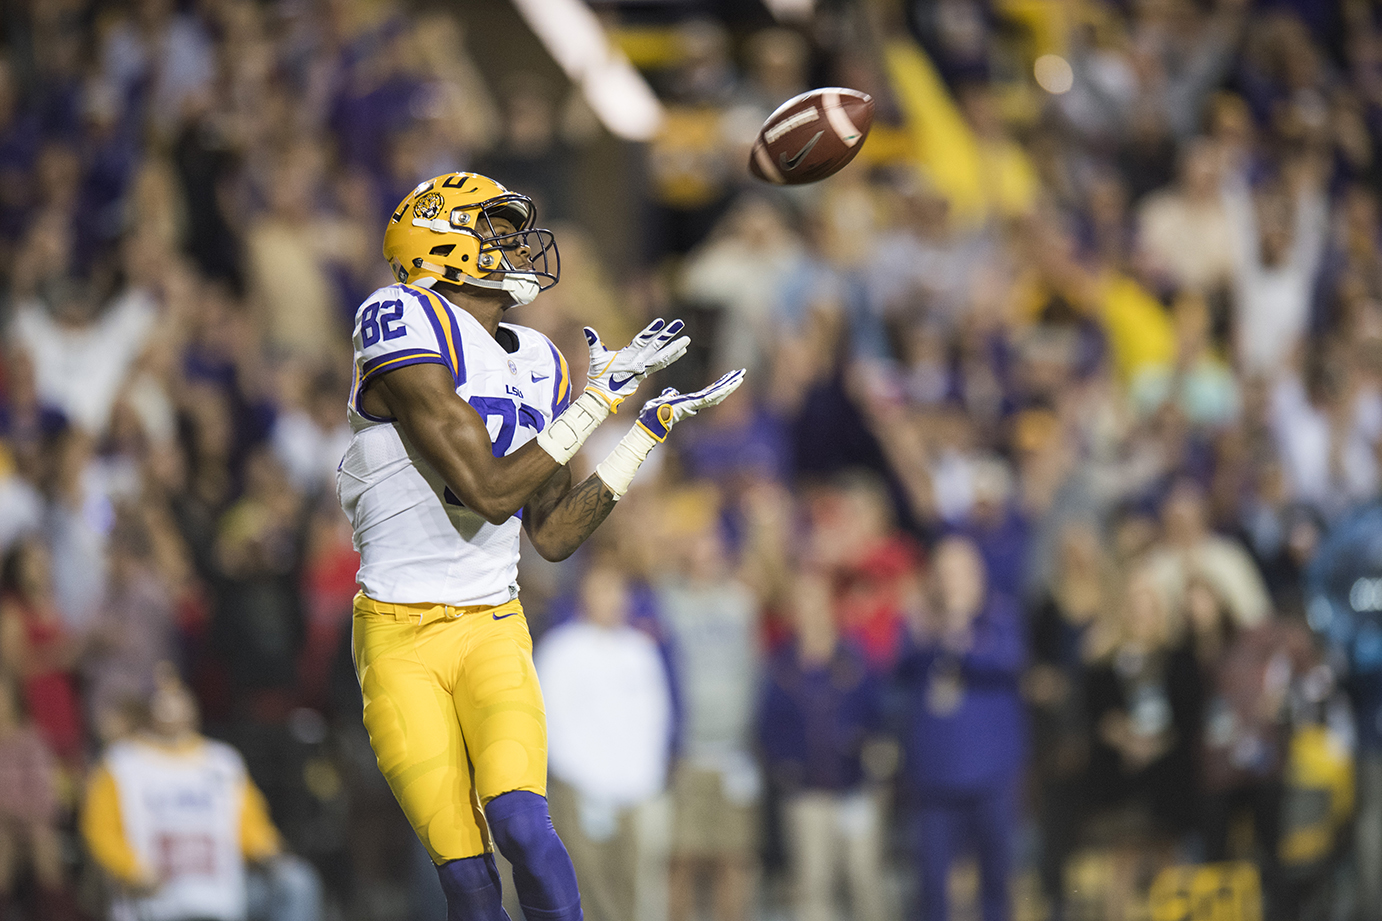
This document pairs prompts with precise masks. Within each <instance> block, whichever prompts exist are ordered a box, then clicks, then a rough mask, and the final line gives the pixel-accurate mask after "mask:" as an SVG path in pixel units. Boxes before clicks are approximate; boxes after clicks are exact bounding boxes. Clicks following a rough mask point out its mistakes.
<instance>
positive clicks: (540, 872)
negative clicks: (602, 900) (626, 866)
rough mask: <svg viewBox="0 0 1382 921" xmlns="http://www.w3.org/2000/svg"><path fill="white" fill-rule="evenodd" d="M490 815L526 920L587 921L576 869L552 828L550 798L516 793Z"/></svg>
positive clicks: (489, 809)
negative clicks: (511, 865)
mask: <svg viewBox="0 0 1382 921" xmlns="http://www.w3.org/2000/svg"><path fill="white" fill-rule="evenodd" d="M485 817H486V818H487V819H489V830H490V833H491V834H492V835H493V836H494V843H495V845H497V846H498V848H499V852H500V853H501V854H503V855H504V856H505V857H507V858H508V859H509V862H510V863H512V864H513V885H514V888H515V889H517V890H518V904H519V905H521V906H523V915H524V917H526V918H527V919H528V921H581V919H582V917H583V916H582V914H581V891H580V889H578V888H577V887H576V870H575V868H574V867H572V866H571V858H570V856H568V855H567V853H566V846H565V845H564V844H562V843H561V839H560V838H558V837H557V830H556V829H555V828H553V827H552V819H551V817H550V816H549V815H548V814H547V800H546V799H544V798H543V797H541V796H538V795H537V794H536V793H530V792H529V791H527V790H514V791H512V792H509V793H504V794H501V795H500V796H496V797H495V798H494V799H492V800H490V802H489V805H488V806H486V807H485ZM496 888H497V887H496Z"/></svg>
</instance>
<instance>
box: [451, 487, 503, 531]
mask: <svg viewBox="0 0 1382 921" xmlns="http://www.w3.org/2000/svg"><path fill="white" fill-rule="evenodd" d="M455 492H456V493H458V494H459V496H460V500H461V505H462V506H463V507H464V508H466V509H469V510H470V511H471V512H473V513H474V514H476V515H479V516H480V517H481V518H483V519H484V520H485V521H487V522H489V523H490V524H503V523H504V522H506V521H508V520H509V519H510V518H512V517H513V516H514V513H516V512H517V511H518V510H519V508H521V507H522V503H520V502H519V501H517V500H516V499H511V498H510V497H508V496H505V495H503V494H500V493H495V492H493V491H491V490H486V489H470V490H465V491H462V490H460V489H457V490H455ZM447 499H448V501H452V498H451V496H448V497H447Z"/></svg>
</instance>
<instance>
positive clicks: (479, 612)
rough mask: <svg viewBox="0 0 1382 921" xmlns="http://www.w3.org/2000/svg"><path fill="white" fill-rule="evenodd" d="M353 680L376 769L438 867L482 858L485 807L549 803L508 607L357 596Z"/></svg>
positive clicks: (531, 700) (517, 616)
mask: <svg viewBox="0 0 1382 921" xmlns="http://www.w3.org/2000/svg"><path fill="white" fill-rule="evenodd" d="M352 641H353V650H354V655H355V674H356V675H357V676H358V677H359V679H360V690H361V692H362V694H363V695H364V699H365V729H366V730H368V732H369V740H370V745H371V746H372V747H373V748H374V754H375V757H376V758H378V760H379V770H380V771H382V772H383V774H384V777H385V778H386V779H387V780H388V782H389V787H390V789H392V790H393V794H394V796H395V797H396V798H397V799H398V804H399V805H400V806H402V807H403V813H404V814H405V815H406V816H407V817H408V821H409V822H410V823H412V826H413V830H414V831H416V832H417V836H418V837H419V838H421V839H422V843H423V845H425V846H426V848H427V852H428V853H429V854H431V855H432V860H433V861H434V862H436V863H444V862H445V861H448V860H455V859H458V858H461V857H474V856H476V855H479V854H483V853H485V852H486V851H487V850H489V847H490V843H489V834H488V830H487V828H486V825H485V819H484V813H483V811H482V810H483V807H484V806H485V804H487V803H488V802H489V801H490V800H492V799H494V797H496V796H498V795H499V794H501V793H508V792H510V791H512V790H529V791H531V792H533V793H536V794H538V795H539V796H546V795H547V719H546V712H545V711H544V709H543V706H542V690H541V688H539V687H538V683H537V671H536V670H535V669H534V668H533V640H532V637H531V636H529V634H528V622H527V619H526V618H525V617H524V615H523V606H522V605H521V604H519V602H518V601H517V600H516V599H515V600H514V601H510V602H508V603H507V604H501V605H498V606H494V607H490V606H485V605H478V606H473V607H464V608H458V607H452V606H450V605H432V604H386V603H384V602H380V601H375V600H374V599H373V598H369V597H366V596H365V595H364V593H360V594H357V595H356V596H355V617H354V623H353V628H352Z"/></svg>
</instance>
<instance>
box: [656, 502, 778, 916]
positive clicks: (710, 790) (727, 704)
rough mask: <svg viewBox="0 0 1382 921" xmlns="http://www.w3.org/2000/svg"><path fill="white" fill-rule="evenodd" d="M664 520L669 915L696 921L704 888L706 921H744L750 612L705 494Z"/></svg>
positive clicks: (749, 844) (751, 876)
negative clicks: (678, 708) (671, 724)
mask: <svg viewBox="0 0 1382 921" xmlns="http://www.w3.org/2000/svg"><path fill="white" fill-rule="evenodd" d="M667 515H668V519H669V521H668V522H667V528H668V530H669V531H670V533H671V534H672V536H673V541H671V542H669V544H668V545H667V546H668V550H669V551H671V553H672V554H673V555H672V559H671V562H672V565H671V566H669V567H665V568H664V569H663V571H662V572H661V573H659V574H658V578H659V581H658V582H657V583H656V585H655V587H656V590H657V602H658V608H659V610H660V611H661V612H662V615H663V617H664V618H665V622H666V625H667V630H668V638H669V640H670V643H671V647H672V651H673V660H672V661H673V666H674V669H675V676H676V680H677V686H678V687H679V688H680V690H681V700H682V729H681V736H680V738H679V740H678V759H677V763H676V765H675V767H674V768H673V772H672V784H671V792H672V809H673V825H672V856H671V870H670V893H671V894H670V896H669V905H668V917H669V918H670V919H671V921H687V919H690V918H693V917H695V916H696V914H697V911H698V908H697V906H698V904H699V903H700V894H701V891H702V889H703V887H708V888H709V889H710V891H711V893H712V899H711V904H712V909H711V917H713V918H715V919H717V921H744V919H747V918H749V917H750V911H751V906H752V905H753V903H754V899H755V892H756V888H757V877H758V859H757V849H758V841H759V827H758V826H759V821H760V818H759V816H760V813H759V798H760V795H761V791H762V785H763V782H762V778H761V776H760V775H759V769H758V765H757V763H756V762H755V760H754V756H753V749H752V745H753V720H754V709H755V704H756V696H757V693H758V683H759V675H760V664H759V654H758V640H757V631H758V629H759V616H760V611H759V604H758V600H757V599H756V598H755V596H754V595H753V593H752V592H750V590H749V589H748V588H747V586H745V585H744V584H743V583H742V582H740V581H739V579H738V578H736V576H735V573H734V569H733V561H732V560H731V559H730V558H729V556H728V548H727V547H726V545H725V541H724V538H723V537H722V536H721V534H720V531H719V522H718V503H717V502H716V501H715V494H714V493H713V492H710V493H709V494H707V492H706V491H705V490H687V491H684V492H683V493H682V494H680V495H678V496H676V497H675V498H674V499H673V501H672V502H671V503H670V507H669V509H668V511H667Z"/></svg>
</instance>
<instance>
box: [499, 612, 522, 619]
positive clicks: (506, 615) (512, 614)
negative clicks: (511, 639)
mask: <svg viewBox="0 0 1382 921" xmlns="http://www.w3.org/2000/svg"><path fill="white" fill-rule="evenodd" d="M518 613H519V612H518V611H510V612H509V613H507V614H495V615H494V619H495V620H503V619H504V618H505V617H513V616H514V615H515V614H518Z"/></svg>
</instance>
